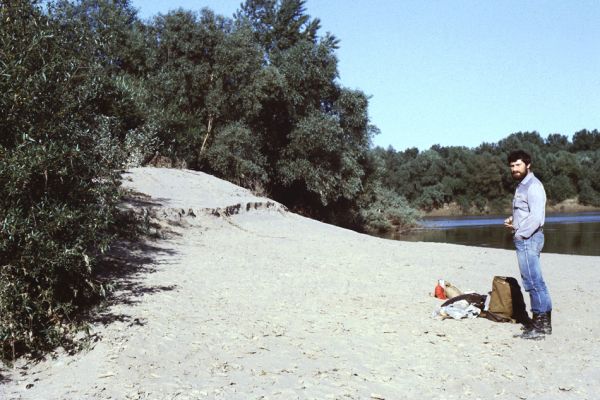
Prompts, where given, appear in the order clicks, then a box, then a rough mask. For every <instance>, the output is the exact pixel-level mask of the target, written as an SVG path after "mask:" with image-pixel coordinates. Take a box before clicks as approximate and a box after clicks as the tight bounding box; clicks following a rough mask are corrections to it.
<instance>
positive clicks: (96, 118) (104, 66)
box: [0, 1, 137, 358]
mask: <svg viewBox="0 0 600 400" xmlns="http://www.w3.org/2000/svg"><path fill="white" fill-rule="evenodd" d="M106 10H107V9H104V8H102V6H99V5H98V4H97V2H93V4H92V2H90V3H86V2H82V3H80V4H78V5H73V4H70V3H67V2H59V3H56V4H53V5H52V6H51V7H50V8H49V9H47V10H46V11H45V12H43V11H42V9H41V8H40V7H39V6H38V5H37V4H36V3H32V2H26V1H22V2H9V3H0V20H1V21H2V25H1V28H0V60H1V63H0V109H1V110H2V112H1V115H2V118H1V119H0V132H2V135H1V137H0V213H1V214H0V220H1V222H2V228H1V229H2V230H1V233H2V235H1V237H0V268H1V269H0V343H1V348H0V355H1V356H2V357H3V358H12V357H14V356H15V355H16V354H19V353H21V352H23V351H27V350H30V351H34V350H40V349H44V348H49V347H52V346H55V345H56V344H58V343H60V341H61V340H62V338H63V337H64V334H65V332H66V331H68V330H69V329H70V328H71V327H72V324H70V323H69V321H70V319H71V318H72V317H73V316H74V315H75V314H76V311H77V309H78V307H79V306H81V305H83V304H85V303H86V302H87V301H88V300H89V299H90V298H92V297H93V296H96V295H99V294H102V292H103V291H104V288H103V287H102V285H100V284H99V283H98V282H97V281H96V280H95V279H94V273H93V270H94V267H95V265H96V256H97V255H99V254H100V253H102V252H103V251H105V250H106V248H107V246H108V245H109V243H110V239H111V233H110V232H111V224H112V223H113V218H114V216H115V206H116V202H117V200H118V192H117V186H118V182H117V176H116V173H117V168H120V166H121V165H122V164H123V160H124V149H125V146H122V145H121V142H122V141H120V140H119V138H124V137H125V135H126V133H127V132H128V130H130V129H134V128H136V127H137V126H133V125H132V124H130V126H127V124H128V122H129V121H128V117H127V116H126V115H124V114H123V113H122V112H121V110H122V108H121V107H123V106H124V103H126V102H127V101H128V95H127V93H125V92H124V90H123V88H121V87H119V84H118V81H117V79H116V77H115V76H113V74H114V68H113V67H112V65H113V63H114V62H115V58H114V57H115V54H116V53H115V51H116V49H115V48H114V47H113V45H114V43H111V42H110V41H109V40H113V39H112V36H111V35H117V34H118V32H113V31H111V32H110V34H108V33H107V32H105V31H103V30H102V29H101V26H102V25H101V24H99V23H98V22H99V20H100V19H101V18H103V15H102V14H103V13H104V12H105V11H106ZM105 35H108V36H109V37H108V38H106V37H105Z"/></svg>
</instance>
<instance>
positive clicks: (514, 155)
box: [508, 150, 531, 165]
mask: <svg viewBox="0 0 600 400" xmlns="http://www.w3.org/2000/svg"><path fill="white" fill-rule="evenodd" d="M517 160H521V161H523V162H524V163H525V165H529V164H531V156H530V155H529V154H527V153H525V152H524V151H523V150H515V151H513V152H511V153H510V154H509V155H508V163H509V164H510V163H513V162H515V161H517Z"/></svg>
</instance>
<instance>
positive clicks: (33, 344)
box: [0, 0, 600, 359]
mask: <svg viewBox="0 0 600 400" xmlns="http://www.w3.org/2000/svg"><path fill="white" fill-rule="evenodd" d="M0 21H1V22H0V115H1V118H0V221H1V223H2V225H1V237H0V344H1V348H0V357H2V358H5V359H10V358H13V357H14V356H16V355H18V354H22V353H23V352H27V351H30V352H33V351H39V350H43V349H47V348H51V347H53V346H56V345H57V344H60V343H61V341H63V339H64V337H65V332H67V331H69V330H70V329H72V328H73V327H74V322H73V321H75V320H74V318H75V317H76V316H77V315H78V314H77V313H78V312H79V311H80V309H81V307H82V306H84V305H85V304H86V303H87V302H88V301H89V300H90V299H92V298H94V297H95V296H98V295H101V294H102V292H103V290H104V288H103V287H102V285H101V284H100V283H99V281H98V279H97V275H96V271H97V265H98V258H99V256H100V255H101V254H102V253H103V252H104V251H106V249H107V248H108V246H109V245H110V243H111V240H112V238H113V234H112V233H111V232H112V227H113V226H114V225H115V218H117V216H118V213H117V211H116V210H117V207H116V205H117V202H118V200H119V193H118V186H119V182H118V172H119V170H120V169H121V168H123V167H125V166H130V165H140V164H144V163H147V162H149V161H151V160H156V159H157V158H160V159H161V160H165V159H167V160H170V163H171V165H175V166H187V167H189V168H194V169H199V170H204V171H207V172H210V173H213V174H215V175H217V176H219V177H221V178H224V179H227V180H230V181H232V182H234V183H237V184H239V185H243V186H246V187H248V188H252V189H255V190H260V191H261V192H262V193H264V194H267V195H269V196H271V197H272V198H274V199H276V200H278V201H281V202H282V203H284V204H285V205H287V206H288V207H290V208H292V209H293V210H295V211H299V212H303V213H306V214H308V215H310V216H313V217H316V218H319V219H322V220H325V221H329V222H333V223H336V224H339V225H343V226H347V227H352V228H355V229H359V230H362V231H367V232H384V231H389V230H393V229H402V228H406V227H410V226H411V225H413V224H414V223H415V221H416V220H417V218H418V216H419V212H418V211H416V210H417V209H422V210H432V209H435V208H439V207H442V206H444V205H446V204H450V203H456V204H458V205H460V206H461V207H462V208H463V209H464V210H467V211H474V210H475V211H479V212H485V211H489V210H495V209H501V208H504V207H506V205H507V204H509V200H508V198H509V197H510V192H511V190H512V186H511V185H513V182H512V181H511V179H510V176H509V174H508V169H507V168H506V163H505V158H506V154H507V152H508V151H510V150H513V149H515V148H523V149H525V150H528V151H530V152H531V153H532V154H533V157H534V160H535V161H534V170H535V171H536V173H537V174H538V175H539V176H540V178H541V179H542V180H543V181H544V183H545V184H546V189H547V191H548V194H549V198H550V200H551V201H553V202H558V201H561V200H564V199H567V198H572V197H576V196H578V198H579V201H580V202H582V203H584V204H592V205H596V206H600V135H599V133H598V132H597V131H591V132H590V131H581V132H577V133H576V134H575V135H574V136H573V139H572V141H571V140H569V138H567V137H566V136H563V135H559V134H556V135H550V136H549V137H548V138H547V139H542V138H541V137H540V136H539V135H538V134H537V133H516V134H512V135H510V136H508V137H507V138H506V139H505V140H502V141H501V142H499V143H497V144H482V145H481V146H480V147H478V148H476V149H467V148H462V147H447V148H444V147H440V146H434V147H432V148H431V149H429V150H426V151H423V152H419V151H418V150H417V149H407V150H405V151H398V152H397V151H395V150H394V149H392V148H390V149H387V150H384V149H381V148H375V149H372V148H371V140H372V137H373V135H375V134H376V133H377V128H376V127H374V126H373V125H371V123H370V121H369V117H368V96H366V95H365V94H364V93H363V92H361V91H359V90H351V89H348V88H345V87H343V86H342V85H341V84H340V82H339V77H338V68H337V58H336V54H335V52H336V49H337V48H338V46H339V42H338V40H337V39H336V38H335V37H334V36H333V35H331V34H325V35H320V33H319V30H320V22H319V20H318V19H316V18H311V17H310V16H309V15H307V14H306V10H305V1H304V0H246V1H245V2H244V3H243V4H242V5H241V6H240V9H239V11H238V12H237V13H236V15H235V16H234V17H233V18H225V17H222V16H219V15H216V14H214V13H213V12H212V11H210V10H208V9H204V10H203V11H202V12H200V13H196V12H191V11H186V10H182V9H180V10H176V11H172V12H170V13H168V14H165V15H157V16H156V17H154V18H153V19H151V20H149V21H141V20H140V19H139V18H138V17H137V15H136V11H135V10H134V9H133V8H132V7H131V4H130V3H129V0H55V1H44V2H41V1H37V0H17V1H10V2H3V1H0ZM157 156H160V157H157Z"/></svg>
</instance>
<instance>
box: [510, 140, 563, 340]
mask: <svg viewBox="0 0 600 400" xmlns="http://www.w3.org/2000/svg"><path fill="white" fill-rule="evenodd" d="M508 164H509V166H510V172H511V174H512V177H513V179H515V180H517V181H519V184H518V185H517V189H516V190H515V196H514V198H513V215H512V216H511V217H508V218H507V219H506V220H505V221H504V225H505V226H506V227H507V228H510V229H512V232H513V235H514V239H513V240H514V243H515V247H516V249H517V259H518V261H519V270H520V272H521V279H522V281H523V287H524V288H525V291H526V292H528V293H529V298H530V300H531V312H532V314H533V321H532V323H531V324H530V325H529V326H526V327H525V332H523V334H521V335H518V336H519V337H521V338H523V339H541V338H543V337H544V335H549V334H551V333H552V320H551V315H552V301H551V300H550V294H549V293H548V289H547V288H546V283H545V282H544V278H543V276H542V269H541V265H540V252H541V251H542V247H544V230H543V226H544V219H545V216H546V192H545V191H544V186H543V185H542V182H540V181H539V179H537V178H536V177H535V176H534V175H533V172H531V170H530V167H531V156H530V155H529V154H527V153H526V152H524V151H523V150H517V151H513V152H512V153H510V154H509V156H508Z"/></svg>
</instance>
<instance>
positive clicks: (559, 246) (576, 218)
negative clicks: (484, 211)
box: [393, 212, 600, 256]
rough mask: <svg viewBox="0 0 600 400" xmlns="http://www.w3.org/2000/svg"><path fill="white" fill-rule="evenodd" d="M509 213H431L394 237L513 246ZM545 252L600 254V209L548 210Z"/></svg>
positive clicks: (487, 245) (486, 245) (476, 244)
mask: <svg viewBox="0 0 600 400" xmlns="http://www.w3.org/2000/svg"><path fill="white" fill-rule="evenodd" d="M504 218H506V216H483V217H480V216H478V217H434V218H433V217H432V218H426V219H424V220H423V221H422V227H421V228H419V229H415V230H413V231H411V232H409V233H406V234H401V235H395V236H394V237H393V239H396V240H407V241H417V242H442V243H454V244H464V245H469V246H480V247H495V248H501V249H514V245H513V243H512V236H511V234H510V232H509V231H507V229H506V228H504V226H503V222H504ZM544 235H545V244H544V250H543V252H544V253H560V254H578V255H590V256H600V212H580V213H561V214H547V215H546V223H545V225H544Z"/></svg>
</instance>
